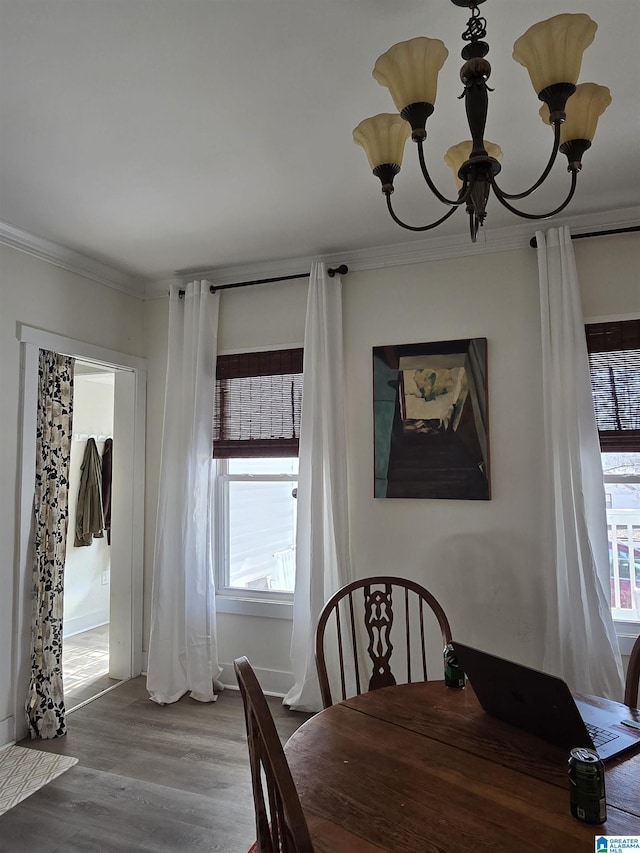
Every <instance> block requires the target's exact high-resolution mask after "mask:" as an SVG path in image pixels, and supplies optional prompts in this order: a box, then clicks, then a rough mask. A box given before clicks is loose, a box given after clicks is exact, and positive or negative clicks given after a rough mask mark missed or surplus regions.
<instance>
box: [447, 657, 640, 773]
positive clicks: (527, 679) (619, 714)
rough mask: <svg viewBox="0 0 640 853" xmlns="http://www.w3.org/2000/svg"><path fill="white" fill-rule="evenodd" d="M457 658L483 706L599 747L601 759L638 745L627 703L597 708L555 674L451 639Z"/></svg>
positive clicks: (532, 729)
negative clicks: (627, 715)
mask: <svg viewBox="0 0 640 853" xmlns="http://www.w3.org/2000/svg"><path fill="white" fill-rule="evenodd" d="M453 647H454V649H455V653H456V655H457V657H458V663H459V664H460V666H461V667H462V669H463V670H464V671H465V673H466V674H467V677H468V678H469V681H470V682H471V686H472V687H473V690H474V693H475V694H476V696H477V697H478V701H479V702H480V704H481V705H482V707H483V708H484V710H485V711H486V712H487V713H488V714H491V716H493V717H497V718H498V719H500V720H503V721H504V722H505V723H510V724H511V725H513V726H517V727H518V728H520V729H524V730H525V731H527V732H529V733H530V734H533V735H537V736H538V737H540V738H542V739H543V740H546V741H548V742H549V743H553V744H556V745H557V746H561V747H563V748H564V749H566V750H567V751H568V750H570V749H573V747H576V746H585V747H588V748H589V749H595V750H596V751H597V752H598V755H599V756H600V758H601V759H602V760H603V761H607V760H608V759H610V758H613V757H614V756H615V755H619V754H620V753H621V752H624V751H625V750H627V749H631V748H632V747H634V746H637V747H639V748H640V731H638V732H637V733H636V732H635V731H634V730H633V729H629V731H628V733H627V732H626V731H625V727H624V726H623V725H622V724H621V723H622V720H623V719H625V715H624V709H623V708H620V709H614V710H613V711H612V710H611V709H608V710H607V709H604V708H598V707H595V706H594V705H591V704H589V703H588V702H583V701H581V700H580V699H578V698H574V697H573V695H572V693H571V691H570V690H569V687H568V686H567V684H566V682H564V681H563V680H562V679H561V678H556V676H554V675H549V674H548V673H546V672H540V671H538V670H537V669H531V668H530V667H528V666H522V665H521V664H518V663H514V662H513V661H509V660H505V659H504V658H499V657H495V656H494V655H490V654H488V653H487V652H482V651H480V650H479V649H474V648H471V646H465V645H463V644H462V643H458V642H456V641H455V640H454V641H453Z"/></svg>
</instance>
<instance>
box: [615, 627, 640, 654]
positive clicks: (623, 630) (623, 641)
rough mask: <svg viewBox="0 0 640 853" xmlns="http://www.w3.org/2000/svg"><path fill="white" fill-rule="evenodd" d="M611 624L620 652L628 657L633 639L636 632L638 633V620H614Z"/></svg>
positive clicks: (639, 630) (639, 631) (639, 629)
mask: <svg viewBox="0 0 640 853" xmlns="http://www.w3.org/2000/svg"><path fill="white" fill-rule="evenodd" d="M613 624H614V626H615V629H616V634H617V635H618V644H619V646H620V654H621V655H624V656H625V657H628V656H629V655H630V654H631V649H632V647H633V644H634V642H635V639H636V637H637V636H638V633H640V624H639V623H638V622H619V621H615V620H614V623H613Z"/></svg>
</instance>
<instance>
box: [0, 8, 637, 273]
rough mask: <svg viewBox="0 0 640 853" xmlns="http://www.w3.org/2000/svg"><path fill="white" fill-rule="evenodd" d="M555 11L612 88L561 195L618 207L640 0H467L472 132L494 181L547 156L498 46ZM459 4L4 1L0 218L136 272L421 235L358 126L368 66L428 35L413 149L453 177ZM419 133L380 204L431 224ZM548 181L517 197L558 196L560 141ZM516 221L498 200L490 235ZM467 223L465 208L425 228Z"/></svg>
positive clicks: (545, 134)
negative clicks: (409, 227)
mask: <svg viewBox="0 0 640 853" xmlns="http://www.w3.org/2000/svg"><path fill="white" fill-rule="evenodd" d="M558 11H568V12H578V11H584V12H587V13H588V14H590V15H591V17H592V18H593V19H594V20H595V21H597V22H598V24H599V29H598V32H597V33H596V38H595V41H594V43H593V44H592V45H591V46H590V47H589V48H588V49H587V51H586V53H585V56H584V60H583V65H582V73H581V78H580V79H581V80H582V81H592V82H596V83H600V84H603V85H607V86H609V88H610V89H611V92H612V96H613V103H612V105H611V106H610V107H609V109H608V110H607V112H606V113H605V114H604V116H603V117H602V118H601V119H600V126H599V129H598V133H597V135H596V139H595V142H594V146H593V148H592V149H590V150H589V151H587V153H586V154H585V156H584V158H583V162H584V168H583V171H582V173H581V175H580V179H579V182H578V190H577V193H576V196H575V198H574V201H573V202H572V205H571V207H570V208H569V210H570V211H571V215H573V216H576V215H582V214H587V213H597V214H599V213H602V214H603V215H604V213H605V212H607V211H611V210H618V211H619V210H621V209H624V208H631V207H633V206H634V205H638V204H639V203H640V166H639V157H638V154H639V150H638V140H639V138H640V137H639V129H640V127H639V121H640V119H639V117H640V94H639V93H640V88H639V87H638V81H637V76H638V75H637V71H638V59H637V46H638V35H639V33H640V26H639V25H640V4H639V3H638V0H615V2H614V0H566V2H562V3H558V2H557V0H536V2H535V3H533V2H531V0H488V2H487V3H486V4H484V5H483V6H482V7H481V12H482V14H483V15H485V17H486V18H487V22H488V36H487V41H488V42H489V44H490V46H491V51H490V53H489V56H488V59H489V60H490V61H491V63H492V67H493V74H492V76H491V79H490V80H489V83H490V85H491V86H492V87H493V88H494V89H495V92H493V93H492V94H491V96H490V97H491V100H490V107H489V121H488V125H487V131H486V138H487V139H489V140H491V141H493V142H497V143H498V144H499V145H500V146H501V147H502V149H503V155H504V156H503V171H502V175H501V183H502V186H503V188H504V189H506V190H507V191H511V192H515V191H519V190H520V189H522V188H524V186H526V185H527V184H528V183H530V182H532V181H533V180H534V179H535V178H537V176H538V174H539V172H540V171H541V170H542V168H543V166H544V164H545V162H546V159H547V156H548V150H549V148H550V145H551V140H552V135H551V131H550V130H549V128H548V127H546V126H544V125H543V124H542V122H541V121H540V119H539V117H538V114H537V111H538V107H539V102H538V101H537V98H536V96H535V93H534V92H533V89H532V87H531V84H530V82H529V78H528V75H527V73H526V71H525V69H524V68H522V67H521V66H520V65H518V64H516V63H515V62H514V61H513V60H512V59H511V50H512V45H513V42H514V41H515V39H516V38H517V37H518V36H519V35H521V34H522V33H523V32H524V30H525V29H526V28H527V27H528V26H530V25H531V24H532V23H535V22H536V21H538V20H541V19H543V18H546V17H549V16H551V15H553V14H556V13H557V12H558ZM467 17H468V10H467V9H464V8H459V7H457V6H454V5H453V4H452V3H451V2H449V0H0V93H1V100H0V119H1V121H0V158H1V159H0V166H1V183H0V220H2V222H4V223H8V224H9V225H10V226H14V227H15V228H16V229H21V230H23V231H25V232H28V233H29V234H32V235H36V236H37V237H38V238H43V239H44V240H48V241H53V242H55V243H57V244H61V245H62V246H64V247H67V248H69V249H71V250H74V251H76V252H80V253H82V254H84V255H87V256H89V257H90V258H93V259H95V260H97V261H100V262H102V263H104V264H109V265H111V266H113V267H115V268H116V269H119V270H121V271H123V272H125V273H128V274H130V275H132V276H136V277H140V278H141V279H161V278H167V277H170V276H172V275H173V274H174V272H175V271H178V270H185V269H197V268H202V269H212V268H220V267H232V266H239V265H244V264H254V265H255V264H256V263H258V262H264V263H265V264H268V263H271V262H273V261H275V260H278V259H288V258H298V257H313V256H332V255H333V256H335V255H336V254H340V253H343V252H348V251H353V250H361V249H367V248H379V247H381V246H389V245H392V244H396V243H403V244H404V243H408V242H411V241H412V240H414V239H417V240H424V235H417V237H414V236H413V235H412V234H410V233H409V232H407V231H404V230H401V229H399V228H398V227H397V226H396V225H395V224H393V223H392V222H391V220H390V219H389V216H388V214H387V212H386V206H385V202H384V197H383V196H382V194H381V192H380V184H379V181H378V179H377V178H374V177H373V176H372V175H371V173H370V169H369V166H368V164H367V162H366V158H365V155H364V152H363V151H362V150H361V149H360V148H359V147H358V146H356V145H355V144H354V143H353V141H352V139H351V131H352V129H353V127H354V126H355V125H356V124H357V123H358V122H359V121H360V120H361V119H362V118H365V117H366V116H369V115H374V114H375V113H378V112H392V111H393V109H394V108H393V104H392V102H391V99H390V96H389V94H388V92H387V90H386V89H384V88H382V87H381V86H379V85H378V83H376V81H375V80H374V79H373V78H372V76H371V71H372V68H373V64H374V62H375V59H376V57H377V56H378V55H379V54H381V53H383V52H384V51H385V50H386V49H387V48H388V47H389V46H390V45H392V44H393V43H394V42H397V41H401V40H404V39H407V38H411V37H413V36H415V35H428V36H432V37H437V38H442V40H443V41H444V42H445V44H446V45H447V47H448V48H449V58H448V60H447V62H446V63H445V65H444V68H443V69H442V71H441V73H440V79H439V88H438V98H437V103H436V109H435V113H434V115H433V116H432V118H431V119H430V120H429V123H428V130H429V139H428V147H427V159H428V163H429V164H430V166H431V167H432V172H433V176H434V179H435V180H436V183H437V184H439V185H440V187H441V188H442V190H443V191H444V192H445V194H449V195H450V194H452V193H453V192H454V190H453V179H452V176H451V173H450V171H449V170H448V169H447V167H446V166H444V164H443V163H442V156H443V154H444V152H445V150H446V149H447V148H448V147H449V146H450V145H452V144H454V143H456V142H458V141H460V140H461V139H464V138H467V137H468V135H469V134H468V130H467V129H466V123H465V117H464V105H463V102H462V101H459V100H458V99H457V98H458V95H459V94H460V93H461V90H462V86H461V83H460V81H459V77H458V73H459V68H460V65H461V64H462V60H461V59H460V49H461V40H460V34H461V33H462V31H463V30H464V29H465V25H466V20H467ZM414 149H415V146H413V144H412V143H411V142H409V143H408V144H407V151H406V155H405V164H404V167H403V170H402V173H401V174H400V176H399V177H398V178H397V179H396V193H395V195H394V203H395V206H396V209H397V212H398V214H399V215H400V216H401V217H402V218H404V219H406V220H408V221H410V222H411V223H413V224H424V223H425V222H428V221H430V220H431V219H434V218H436V217H438V216H440V215H441V213H442V212H443V211H442V209H441V207H440V206H439V204H438V203H437V202H436V201H435V199H433V198H432V197H431V196H430V193H429V192H428V190H427V189H426V188H425V187H423V186H422V183H421V182H422V179H421V177H420V175H419V170H418V165H417V163H416V162H415V150H414ZM552 177H553V178H555V180H551V179H550V181H548V182H547V183H548V184H549V186H545V187H543V188H542V190H541V191H540V198H539V199H529V200H527V201H528V207H527V209H528V210H531V211H533V212H542V211H543V210H544V209H545V208H546V207H551V206H555V205H556V204H557V203H558V201H559V200H560V199H561V198H563V197H564V193H565V190H566V189H568V183H569V176H568V175H567V173H566V159H565V158H564V156H562V157H561V159H560V158H559V162H558V164H557V165H556V167H555V168H554V171H553V173H552ZM525 204H527V202H522V205H523V206H524V205H525ZM515 222H520V220H517V219H516V218H514V217H513V216H512V215H511V214H509V213H508V212H506V211H504V210H503V209H502V208H501V207H500V205H499V204H498V203H497V202H496V201H495V199H492V200H491V201H490V207H489V216H488V219H487V223H486V226H485V232H486V239H490V237H491V232H492V231H494V230H495V229H498V228H504V227H506V226H511V225H513V224H514V223H515ZM467 227H468V226H467V222H466V219H465V214H464V212H463V211H460V212H459V213H457V214H456V215H455V216H454V217H452V219H451V220H449V221H448V222H447V223H446V224H445V225H444V226H442V228H440V229H438V232H437V233H438V235H444V236H445V237H448V236H451V235H458V234H464V233H466V231H467ZM535 227H536V226H535V224H532V225H531V230H532V232H533V231H534V230H535ZM434 233H436V232H429V234H434Z"/></svg>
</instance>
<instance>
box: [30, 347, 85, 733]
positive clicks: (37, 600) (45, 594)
mask: <svg viewBox="0 0 640 853" xmlns="http://www.w3.org/2000/svg"><path fill="white" fill-rule="evenodd" d="M73 365H74V359H73V358H69V357H68V356H63V355H58V354H57V353H54V352H49V351H47V350H40V356H39V365H38V415H37V427H36V483H35V496H34V528H35V531H34V543H33V611H32V620H31V681H30V685H29V696H28V698H27V702H26V706H25V710H26V713H27V722H28V723H29V731H30V733H31V737H32V738H54V737H59V736H60V735H64V734H66V723H65V711H64V693H63V687H62V596H63V589H64V583H63V577H64V562H65V553H66V541H67V523H68V518H69V501H68V489H69V461H70V457H71V432H72V422H73Z"/></svg>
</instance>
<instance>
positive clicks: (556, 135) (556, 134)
mask: <svg viewBox="0 0 640 853" xmlns="http://www.w3.org/2000/svg"><path fill="white" fill-rule="evenodd" d="M559 149H560V122H559V121H556V122H554V124H553V148H552V150H551V156H550V157H549V162H548V163H547V165H546V167H545V170H544V172H543V173H542V174H541V175H540V177H539V178H538V180H537V181H536V182H535V184H533V186H531V187H529V189H528V190H525V191H524V192H521V193H506V192H504V190H500V193H501V195H502V198H503V199H504V198H512V199H516V198H526V197H527V196H529V195H531V193H532V192H534V190H537V189H538V187H539V186H540V184H542V183H544V181H546V179H547V176H548V175H549V172H550V171H551V169H552V167H553V164H554V163H555V162H556V157H557V156H558V150H559ZM491 183H492V184H493V188H494V190H496V195H497V194H498V191H497V189H496V184H495V183H494V182H493V181H492V182H491Z"/></svg>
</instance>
